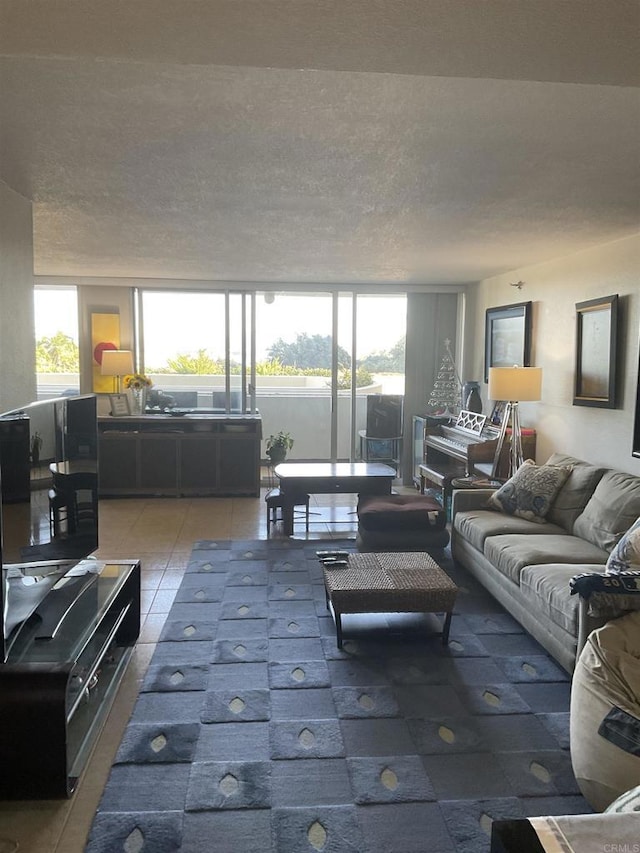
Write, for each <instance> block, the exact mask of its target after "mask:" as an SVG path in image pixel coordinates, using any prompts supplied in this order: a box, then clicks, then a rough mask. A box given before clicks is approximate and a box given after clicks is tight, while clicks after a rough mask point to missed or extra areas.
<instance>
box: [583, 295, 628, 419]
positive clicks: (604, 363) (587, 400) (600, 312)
mask: <svg viewBox="0 0 640 853" xmlns="http://www.w3.org/2000/svg"><path fill="white" fill-rule="evenodd" d="M617 345H618V296H617V295H615V296H603V297H601V298H600V299H590V300H589V301H588V302H578V303H577V304H576V377H575V391H574V397H573V405H574V406H597V407H599V408H601V409H615V407H616V350H617Z"/></svg>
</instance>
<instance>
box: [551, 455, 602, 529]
mask: <svg viewBox="0 0 640 853" xmlns="http://www.w3.org/2000/svg"><path fill="white" fill-rule="evenodd" d="M546 464H547V465H563V466H565V467H569V468H571V473H570V474H569V477H568V478H567V480H566V482H565V483H564V484H563V485H562V487H561V488H560V491H559V492H558V494H557V495H556V497H555V500H554V502H553V505H552V507H551V509H550V510H549V514H548V515H547V521H551V522H553V523H554V524H560V525H562V527H564V529H565V530H568V531H569V533H571V532H572V531H573V524H574V522H575V520H576V518H577V517H578V516H579V515H580V513H581V512H582V511H583V509H584V508H585V506H586V505H587V502H588V500H589V498H590V497H591V495H592V494H593V492H594V490H595V487H596V486H597V485H598V483H599V482H600V480H601V479H602V476H603V474H604V472H605V470H606V469H605V468H598V467H597V466H595V465H590V464H589V463H588V462H583V461H582V460H581V459H576V458H575V456H568V455H567V454H566V453H554V454H552V455H551V456H550V457H549V459H548V460H547V463H546Z"/></svg>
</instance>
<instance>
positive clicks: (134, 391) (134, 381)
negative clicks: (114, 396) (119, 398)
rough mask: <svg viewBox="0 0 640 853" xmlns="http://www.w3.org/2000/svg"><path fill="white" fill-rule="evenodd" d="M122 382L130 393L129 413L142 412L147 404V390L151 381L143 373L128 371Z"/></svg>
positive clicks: (140, 413) (137, 413)
mask: <svg viewBox="0 0 640 853" xmlns="http://www.w3.org/2000/svg"><path fill="white" fill-rule="evenodd" d="M123 383H124V387H125V388H126V389H127V390H128V391H129V393H130V397H131V399H130V406H131V414H132V415H142V414H144V410H145V408H146V406H147V391H148V390H149V388H151V386H152V385H153V382H152V381H151V380H150V379H149V377H148V376H145V374H144V373H130V374H128V375H127V376H125V377H124V380H123Z"/></svg>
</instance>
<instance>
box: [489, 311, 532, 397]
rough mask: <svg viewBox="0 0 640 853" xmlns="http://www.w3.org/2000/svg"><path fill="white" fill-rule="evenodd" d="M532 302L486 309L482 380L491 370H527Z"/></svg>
mask: <svg viewBox="0 0 640 853" xmlns="http://www.w3.org/2000/svg"><path fill="white" fill-rule="evenodd" d="M530 365H531V302H518V303H516V304H515V305H504V306H503V307H501V308H487V312H486V317H485V331H484V381H485V382H488V381H489V368H490V367H530Z"/></svg>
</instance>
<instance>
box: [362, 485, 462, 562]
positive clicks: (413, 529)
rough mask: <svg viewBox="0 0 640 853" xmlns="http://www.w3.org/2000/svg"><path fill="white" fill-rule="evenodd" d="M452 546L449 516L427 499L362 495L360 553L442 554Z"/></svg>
mask: <svg viewBox="0 0 640 853" xmlns="http://www.w3.org/2000/svg"><path fill="white" fill-rule="evenodd" d="M448 544H449V531H448V530H447V514H446V512H445V511H444V509H443V507H442V506H441V505H440V504H439V503H438V501H437V500H435V498H431V497H429V496H428V495H362V497H360V498H359V500H358V541H357V545H358V549H359V550H360V551H428V552H429V553H431V552H432V551H436V552H437V551H442V549H443V548H446V546H447V545H448Z"/></svg>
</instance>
